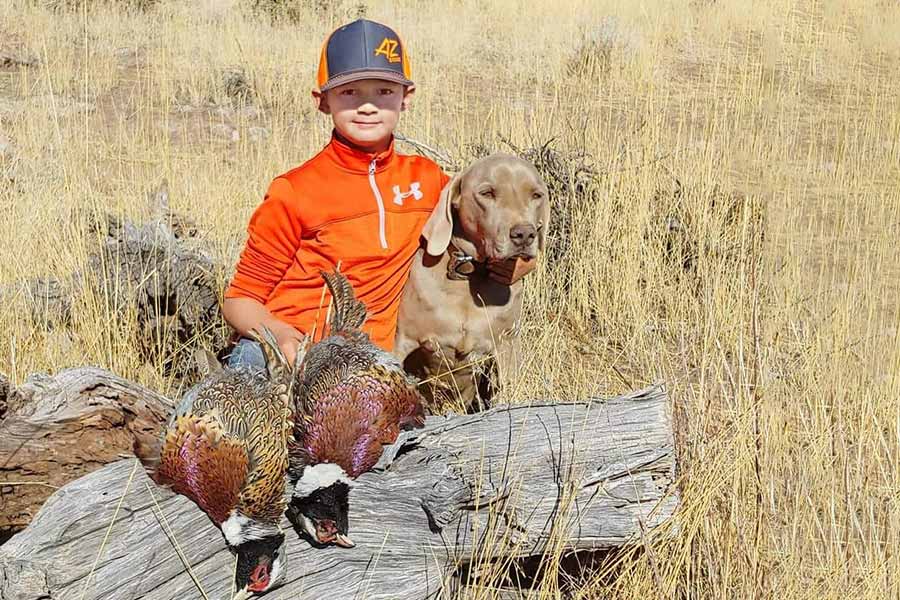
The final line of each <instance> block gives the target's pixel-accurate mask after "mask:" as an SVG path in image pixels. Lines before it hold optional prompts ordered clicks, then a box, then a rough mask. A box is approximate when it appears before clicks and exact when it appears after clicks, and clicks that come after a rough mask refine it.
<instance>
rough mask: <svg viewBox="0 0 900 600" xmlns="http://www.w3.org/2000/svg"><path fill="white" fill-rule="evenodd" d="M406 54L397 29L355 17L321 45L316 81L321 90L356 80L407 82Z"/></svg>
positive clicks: (407, 61)
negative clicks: (354, 19)
mask: <svg viewBox="0 0 900 600" xmlns="http://www.w3.org/2000/svg"><path fill="white" fill-rule="evenodd" d="M409 77H410V70H409V57H408V56H407V55H406V46H404V45H403V42H402V41H401V40H400V36H398V35H397V32H396V31H394V30H393V29H391V28H390V27H388V26H387V25H382V24H381V23H376V22H375V21H369V20H368V19H358V20H356V21H353V22H352V23H348V24H347V25H344V26H342V27H339V28H337V29H335V30H334V31H333V32H332V33H331V35H329V36H328V38H327V39H326V40H325V43H324V44H322V55H321V57H320V58H319V74H318V78H317V83H318V85H319V90H320V91H323V92H324V91H325V90H329V89H331V88H333V87H336V86H339V85H343V84H345V83H350V82H351V81H359V80H360V79H384V80H386V81H393V82H395V83H401V84H403V85H412V84H413V82H412V81H410V79H409Z"/></svg>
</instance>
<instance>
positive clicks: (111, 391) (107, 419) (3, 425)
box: [0, 367, 172, 532]
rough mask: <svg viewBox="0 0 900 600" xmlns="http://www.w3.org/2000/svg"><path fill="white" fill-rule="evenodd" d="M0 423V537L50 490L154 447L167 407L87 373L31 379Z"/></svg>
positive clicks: (111, 378) (108, 376) (132, 387)
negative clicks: (142, 448) (141, 448)
mask: <svg viewBox="0 0 900 600" xmlns="http://www.w3.org/2000/svg"><path fill="white" fill-rule="evenodd" d="M7 398H8V403H9V407H10V408H9V413H8V414H7V415H6V416H5V418H3V419H2V421H0V532H4V531H17V530H18V529H21V528H23V527H25V526H26V525H28V523H29V521H30V520H31V517H32V516H33V515H34V514H35V513H36V512H37V511H38V509H39V508H40V507H41V505H42V504H43V503H44V501H45V500H46V499H47V498H48V497H49V496H50V494H52V493H53V491H54V489H55V488H58V487H61V486H63V485H65V484H66V483H68V482H70V481H73V480H75V479H77V478H78V477H81V476H82V475H85V474H86V473H90V472H91V471H94V470H96V469H98V468H100V467H102V466H103V465H106V464H108V463H110V462H113V461H116V460H118V459H119V458H120V457H121V456H122V455H123V454H124V455H129V454H132V452H133V449H134V445H135V444H136V443H137V444H152V443H153V442H154V441H155V439H156V436H157V435H158V434H159V431H160V430H161V427H162V425H163V423H165V421H166V419H167V418H168V415H169V412H170V411H171V409H172V404H171V402H170V401H169V400H168V399H167V398H165V397H163V396H161V395H159V394H157V393H155V392H153V391H151V390H149V389H147V388H145V387H143V386H141V385H138V384H136V383H132V382H130V381H127V380H125V379H122V378H121V377H118V376H116V375H113V374H112V373H110V372H109V371H105V370H103V369H97V368H92V367H81V368H77V369H67V370H65V371H61V372H59V373H57V374H56V375H55V376H53V377H50V376H48V375H42V374H37V375H32V376H31V377H30V378H29V379H28V380H27V381H26V382H25V383H24V384H22V385H21V386H18V387H14V386H10V387H9V389H8V391H7Z"/></svg>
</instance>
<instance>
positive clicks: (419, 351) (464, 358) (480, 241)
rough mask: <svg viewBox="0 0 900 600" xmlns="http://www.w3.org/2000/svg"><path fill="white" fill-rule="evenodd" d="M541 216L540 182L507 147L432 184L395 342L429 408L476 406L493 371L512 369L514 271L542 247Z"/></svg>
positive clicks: (545, 202) (527, 266) (516, 301)
mask: <svg viewBox="0 0 900 600" xmlns="http://www.w3.org/2000/svg"><path fill="white" fill-rule="evenodd" d="M549 221H550V199H549V192H548V190H547V185H546V183H545V182H544V180H543V179H542V178H541V176H540V174H539V173H538V172H537V170H536V169H535V167H534V166H533V165H532V164H531V163H529V162H528V161H526V160H523V159H521V158H518V157H516V156H511V155H508V154H492V155H490V156H487V157H484V158H481V159H479V160H477V161H475V162H473V163H472V164H471V165H470V166H469V167H468V168H466V169H465V170H464V171H463V172H461V173H459V174H458V175H456V176H455V177H453V178H452V179H451V180H450V181H449V182H448V183H447V185H446V186H445V187H444V189H443V190H442V191H441V196H440V200H439V201H438V204H437V206H436V207H435V209H434V212H433V213H432V215H431V217H430V218H429V219H428V221H427V222H426V223H425V227H424V229H423V231H422V237H423V240H424V244H423V247H421V248H420V249H419V250H418V252H417V253H416V255H415V257H414V258H413V263H412V267H411V270H410V276H409V280H408V282H407V283H406V286H405V287H404V289H403V295H402V297H401V300H400V308H399V315H398V325H397V336H396V341H395V346H394V354H395V355H396V356H397V358H398V359H399V360H400V361H401V362H403V365H404V367H405V369H406V370H407V372H409V373H410V374H412V375H415V376H416V377H419V378H420V379H421V380H422V381H423V382H425V385H424V386H423V390H422V391H423V393H424V395H425V397H426V398H427V399H428V400H429V401H430V403H431V405H432V407H434V406H436V405H437V404H439V403H440V402H441V401H443V402H446V401H447V400H451V401H452V400H454V399H459V400H460V401H461V402H462V405H463V407H464V408H465V409H466V410H467V411H468V412H471V411H473V410H478V409H481V408H485V407H486V406H487V403H488V402H489V400H490V397H491V396H492V395H493V394H494V393H495V391H496V385H495V384H494V383H493V381H492V379H496V378H497V376H499V378H503V377H507V376H508V374H512V373H514V372H515V369H516V360H517V355H518V352H517V348H516V344H515V338H516V336H517V333H518V324H519V317H520V315H521V311H522V288H523V284H522V281H521V277H522V276H523V274H524V273H527V272H528V271H530V270H531V269H532V268H533V265H534V264H535V261H536V259H537V256H538V254H539V252H540V251H541V250H543V249H544V246H545V244H546V240H547V229H548V224H549ZM498 370H499V371H500V372H499V374H498V373H497V371H498ZM492 375H494V376H495V377H492Z"/></svg>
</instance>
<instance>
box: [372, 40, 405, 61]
mask: <svg viewBox="0 0 900 600" xmlns="http://www.w3.org/2000/svg"><path fill="white" fill-rule="evenodd" d="M397 45H398V42H397V40H392V39H391V38H384V39H383V40H381V45H380V46H378V48H376V49H375V56H378V55H379V54H381V55H382V56H384V57H385V58H386V59H387V60H388V62H392V63H396V62H400V60H401V58H400V55H399V54H397Z"/></svg>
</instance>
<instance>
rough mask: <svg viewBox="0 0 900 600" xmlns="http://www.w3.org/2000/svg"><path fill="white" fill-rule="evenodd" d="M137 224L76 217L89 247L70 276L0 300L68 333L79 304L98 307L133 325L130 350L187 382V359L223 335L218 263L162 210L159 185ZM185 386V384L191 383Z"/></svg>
mask: <svg viewBox="0 0 900 600" xmlns="http://www.w3.org/2000/svg"><path fill="white" fill-rule="evenodd" d="M148 212H149V215H150V216H149V218H148V219H147V220H146V221H145V222H144V223H142V224H137V223H134V222H132V221H130V220H128V219H126V218H124V217H119V216H116V215H111V214H106V215H101V214H93V213H90V214H83V215H81V216H79V217H78V218H79V219H80V220H84V221H86V222H85V224H84V228H85V230H86V235H87V236H89V238H91V241H92V242H93V241H94V239H95V240H96V242H97V246H96V248H94V249H92V250H91V251H90V253H89V255H88V257H87V260H86V261H85V263H84V264H83V265H81V266H80V267H79V268H78V269H77V270H76V271H75V272H73V273H70V274H68V275H64V276H61V277H57V276H46V277H36V278H30V279H26V280H22V281H16V282H12V283H10V284H7V285H2V286H0V300H2V301H4V302H7V303H12V304H15V305H16V306H21V307H22V308H23V312H24V313H28V314H29V315H30V318H31V320H32V322H33V323H35V324H36V325H40V326H42V327H46V328H50V329H58V330H62V331H67V330H69V331H71V326H72V320H73V314H74V313H75V312H77V311H76V309H77V308H78V307H79V305H80V304H79V303H83V302H85V301H86V300H87V299H90V301H91V302H98V301H99V302H100V303H101V305H102V306H105V307H106V309H107V311H108V313H109V314H111V315H115V316H116V318H117V319H118V320H119V321H120V323H132V322H133V323H134V325H135V330H134V331H133V332H132V334H133V336H134V346H135V347H136V348H137V349H138V350H139V352H140V355H141V357H142V358H143V359H144V360H145V361H146V362H148V363H150V364H160V365H162V367H163V369H164V371H165V372H166V374H168V375H173V376H175V377H177V378H189V377H190V376H191V375H194V373H193V372H192V369H193V366H194V363H193V358H192V356H193V351H194V350H195V349H196V348H198V347H212V348H215V349H216V350H219V349H221V348H223V347H224V346H225V345H226V343H227V338H228V335H229V334H230V331H229V330H228V328H227V326H226V324H225V321H224V319H223V318H222V314H221V310H220V307H219V296H220V294H221V290H222V284H221V279H222V273H223V271H224V268H223V266H222V264H221V262H222V261H219V260H216V259H214V258H213V256H211V254H210V253H209V252H208V250H207V249H206V248H204V246H205V244H203V243H202V242H201V240H200V239H199V237H198V230H197V226H196V224H194V223H193V221H191V220H190V219H188V218H187V217H184V216H182V215H179V214H177V213H174V212H172V211H171V210H170V208H169V192H168V185H167V184H166V182H165V181H163V182H162V184H161V185H160V187H159V188H158V189H157V190H155V191H154V192H152V193H150V194H149V198H148ZM192 382H193V381H192V380H191V381H188V383H192Z"/></svg>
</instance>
